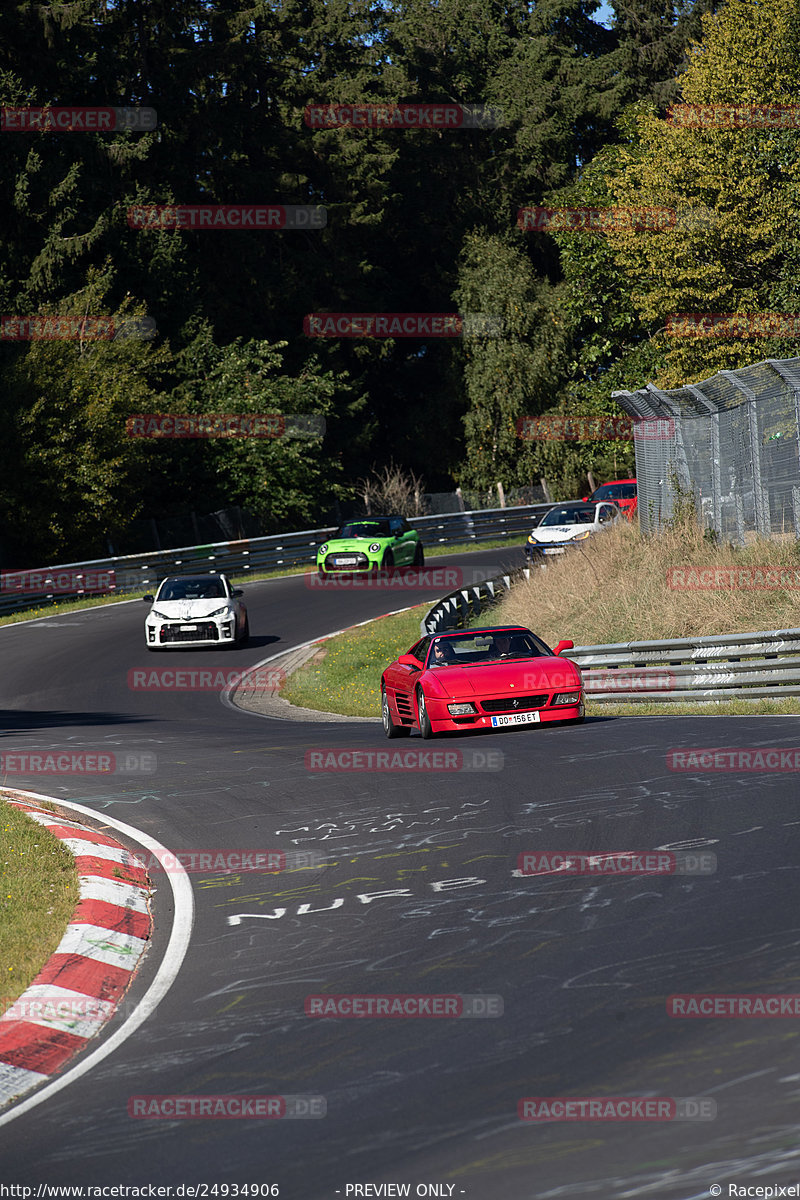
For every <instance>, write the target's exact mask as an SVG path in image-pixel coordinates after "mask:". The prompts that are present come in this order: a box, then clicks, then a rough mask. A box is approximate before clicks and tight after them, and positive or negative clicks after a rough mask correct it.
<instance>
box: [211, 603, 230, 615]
mask: <svg viewBox="0 0 800 1200" xmlns="http://www.w3.org/2000/svg"><path fill="white" fill-rule="evenodd" d="M223 613H227V614H228V616H230V617H232V616H233V613H232V612H231V610H230V607H229V605H227V604H226V605H225V606H224V608H215V609H214V611H213V612H211V613H209V614H208V615H209V617H221V616H222V614H223Z"/></svg>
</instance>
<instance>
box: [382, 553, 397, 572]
mask: <svg viewBox="0 0 800 1200" xmlns="http://www.w3.org/2000/svg"><path fill="white" fill-rule="evenodd" d="M381 570H382V571H393V570H394V555H393V554H392V552H391V550H387V551H386V553H385V554H384V556H383V562H382V563H381Z"/></svg>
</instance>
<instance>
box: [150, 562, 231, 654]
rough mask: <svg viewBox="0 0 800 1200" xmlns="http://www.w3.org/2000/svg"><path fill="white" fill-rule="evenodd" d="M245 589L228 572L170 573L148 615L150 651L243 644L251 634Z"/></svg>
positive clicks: (153, 600) (151, 597) (154, 598)
mask: <svg viewBox="0 0 800 1200" xmlns="http://www.w3.org/2000/svg"><path fill="white" fill-rule="evenodd" d="M243 595H244V593H243V592H242V589H241V588H234V587H232V586H231V581H230V580H229V579H228V577H227V575H212V574H209V575H170V576H168V578H167V579H164V580H162V582H161V585H160V587H159V589H158V591H157V593H156V595H155V597H153V596H145V597H144V599H145V600H146V601H147V602H148V603H149V604H152V606H153V607H152V608H151V609H150V612H149V613H148V614H147V616H146V617H145V622H144V640H145V644H146V645H147V649H148V650H166V649H171V650H180V649H186V648H189V647H192V646H243V645H244V644H245V643H246V642H247V639H248V637H249V636H250V624H249V621H248V618H247V609H246V608H245V605H244V603H243V601H242V600H241V599H240V597H241V596H243Z"/></svg>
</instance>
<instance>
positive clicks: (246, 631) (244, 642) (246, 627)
mask: <svg viewBox="0 0 800 1200" xmlns="http://www.w3.org/2000/svg"><path fill="white" fill-rule="evenodd" d="M249 639H250V618H249V617H245V619H244V629H243V630H242V640H241V641H240V642H239V645H240V646H246V645H247V643H248V641H249Z"/></svg>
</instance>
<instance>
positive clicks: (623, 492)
mask: <svg viewBox="0 0 800 1200" xmlns="http://www.w3.org/2000/svg"><path fill="white" fill-rule="evenodd" d="M592 499H593V500H635V499H636V484H635V483H604V484H603V485H602V487H599V488H598V489H597V491H596V492H593V493H592Z"/></svg>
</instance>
